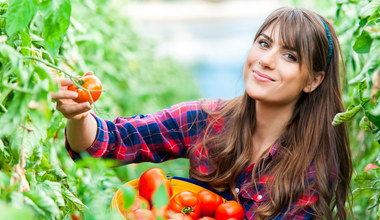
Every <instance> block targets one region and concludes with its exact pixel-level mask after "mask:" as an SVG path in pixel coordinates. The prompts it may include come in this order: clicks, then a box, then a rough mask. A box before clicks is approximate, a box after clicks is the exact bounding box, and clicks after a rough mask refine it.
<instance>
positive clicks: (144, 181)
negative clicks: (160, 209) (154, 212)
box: [139, 167, 173, 202]
mask: <svg viewBox="0 0 380 220" xmlns="http://www.w3.org/2000/svg"><path fill="white" fill-rule="evenodd" d="M161 183H163V184H164V186H165V187H166V191H167V192H168V198H170V197H171V196H172V194H173V191H172V185H171V184H170V182H169V180H168V178H166V176H165V173H164V171H163V170H162V169H160V168H158V167H153V168H150V169H148V170H147V171H145V172H144V173H143V174H142V175H141V177H140V180H139V194H140V196H142V197H144V198H146V199H147V200H148V201H149V202H152V199H153V195H154V193H155V192H156V190H157V189H158V187H159V186H160V185H161Z"/></svg>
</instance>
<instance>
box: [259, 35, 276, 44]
mask: <svg viewBox="0 0 380 220" xmlns="http://www.w3.org/2000/svg"><path fill="white" fill-rule="evenodd" d="M259 36H263V37H264V38H266V39H267V40H269V41H270V42H271V43H273V40H272V38H270V37H269V36H268V35H266V34H263V33H260V35H259Z"/></svg>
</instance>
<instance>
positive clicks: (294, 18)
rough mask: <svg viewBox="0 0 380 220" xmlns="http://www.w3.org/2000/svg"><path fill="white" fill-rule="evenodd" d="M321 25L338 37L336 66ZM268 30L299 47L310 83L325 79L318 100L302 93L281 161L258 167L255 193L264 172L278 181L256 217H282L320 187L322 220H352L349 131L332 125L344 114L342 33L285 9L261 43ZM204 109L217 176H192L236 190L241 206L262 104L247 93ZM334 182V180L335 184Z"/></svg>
mask: <svg viewBox="0 0 380 220" xmlns="http://www.w3.org/2000/svg"><path fill="white" fill-rule="evenodd" d="M321 19H323V21H324V22H325V23H326V25H327V27H328V29H329V33H330V35H331V38H332V46H333V54H332V57H331V61H330V62H329V63H327V56H328V50H329V42H328V38H327V35H326V29H325V27H324V24H323V22H322V21H321ZM269 27H273V29H274V28H275V27H276V28H279V33H280V38H279V40H280V43H281V44H282V45H284V46H285V47H288V48H296V52H297V56H298V57H299V58H300V59H299V60H298V62H299V63H300V65H306V66H307V68H308V72H309V76H310V77H311V76H312V74H316V73H318V72H320V71H325V76H324V79H323V81H322V83H321V84H320V85H319V87H318V88H316V89H315V90H314V91H313V92H311V93H302V94H301V96H300V98H299V100H298V101H297V103H296V106H295V108H294V111H293V114H292V117H291V119H290V120H289V122H288V124H287V128H286V129H285V130H284V132H283V134H282V135H281V137H280V138H279V139H278V142H279V144H280V146H281V147H279V152H278V153H277V154H278V155H280V156H278V157H276V158H275V159H274V160H271V161H270V162H269V163H265V166H264V164H263V163H264V161H261V162H260V163H257V164H255V166H254V171H253V173H252V187H254V186H256V185H257V184H256V178H257V176H256V175H257V173H258V175H261V174H262V173H270V175H273V176H274V177H275V178H274V181H273V182H271V183H269V184H267V185H266V187H268V190H267V191H268V192H270V199H269V200H268V202H267V203H265V204H264V205H262V206H260V207H258V208H257V209H256V210H255V211H256V213H257V215H258V216H260V217H261V218H264V219H265V218H271V217H275V216H276V215H278V214H279V213H281V212H282V211H283V210H284V209H286V208H289V207H290V205H291V203H292V202H294V201H296V200H297V198H299V196H300V195H302V194H303V193H305V192H308V190H310V189H311V188H313V189H315V190H317V192H318V201H317V202H316V203H314V204H312V205H311V208H312V209H313V211H314V215H315V217H316V218H318V219H319V218H326V219H346V218H347V211H346V209H345V202H346V200H347V199H348V194H349V190H350V187H349V184H350V180H351V174H352V164H351V153H350V147H349V141H348V135H347V129H346V127H345V125H343V124H342V125H338V126H332V124H331V122H332V120H333V118H334V116H335V114H337V113H338V112H342V111H344V108H343V104H342V94H341V86H340V75H339V73H340V69H339V61H340V60H339V57H341V50H340V46H339V42H338V39H337V36H336V33H335V32H334V29H333V27H332V26H331V25H330V23H329V22H328V21H327V20H326V19H324V18H323V17H322V16H320V15H318V14H316V13H315V12H312V11H310V10H307V9H301V8H288V7H286V8H285V7H284V8H280V9H277V10H276V11H274V12H272V13H271V14H270V15H269V16H268V17H267V18H266V20H265V21H264V23H263V25H262V26H261V27H260V28H259V30H258V31H257V34H256V36H255V40H256V38H257V37H258V36H259V35H260V33H261V32H263V31H264V30H266V29H267V28H269ZM342 62H343V61H342ZM341 72H344V69H343V70H342V71H341ZM203 109H204V111H206V112H207V113H208V114H209V118H211V121H210V123H209V124H208V126H207V127H206V130H205V135H204V136H203V141H202V145H200V146H199V147H205V148H207V152H208V160H209V164H210V166H211V167H212V168H213V171H212V172H211V173H208V174H204V173H200V172H198V171H197V170H196V169H195V167H194V166H191V168H190V175H191V176H192V178H196V179H198V180H201V181H204V182H207V183H208V184H209V185H210V186H211V187H214V188H215V189H217V190H220V191H223V190H230V191H231V192H232V193H233V194H234V197H235V199H236V200H239V199H238V195H237V193H236V192H235V190H234V189H235V184H236V181H237V179H238V177H239V175H240V174H241V173H242V172H243V171H244V170H245V169H246V168H247V166H249V165H250V163H251V158H252V153H253V150H252V149H253V143H252V135H253V132H254V130H255V117H256V113H255V100H253V99H252V98H250V97H249V96H248V95H247V93H244V94H243V95H241V96H239V97H236V98H234V99H231V100H225V101H223V102H222V103H221V104H220V107H219V108H218V109H217V110H216V111H213V112H211V111H207V109H205V108H203ZM221 118H223V119H224V122H223V130H222V131H221V132H219V133H218V134H216V135H208V133H209V132H210V131H211V130H212V129H211V128H212V126H213V124H215V123H220V119H221ZM252 122H253V123H252ZM196 149H197V148H196V147H195V148H193V149H192V150H193V151H194V150H196ZM266 153H267V152H266ZM262 156H264V155H262ZM190 162H191V164H196V163H197V158H192V157H191V159H190ZM311 164H314V166H315V179H314V181H313V185H312V186H310V185H309V184H308V182H307V171H308V168H309V167H310V165H311ZM331 175H333V176H335V178H333V182H331ZM329 181H330V182H329ZM334 212H335V213H336V214H335V215H334V214H333V213H334Z"/></svg>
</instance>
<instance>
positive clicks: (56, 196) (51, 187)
mask: <svg viewBox="0 0 380 220" xmlns="http://www.w3.org/2000/svg"><path fill="white" fill-rule="evenodd" d="M39 189H42V190H44V191H45V192H46V193H47V194H48V195H49V196H50V197H51V198H52V199H53V200H54V201H55V202H56V204H57V205H58V206H60V207H63V206H65V200H64V199H63V196H62V192H61V183H58V182H52V181H48V180H45V181H44V182H42V183H41V184H39Z"/></svg>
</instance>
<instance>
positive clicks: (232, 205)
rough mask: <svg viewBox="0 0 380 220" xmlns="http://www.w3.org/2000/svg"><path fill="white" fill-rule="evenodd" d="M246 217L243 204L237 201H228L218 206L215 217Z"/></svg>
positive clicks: (241, 219)
mask: <svg viewBox="0 0 380 220" xmlns="http://www.w3.org/2000/svg"><path fill="white" fill-rule="evenodd" d="M244 217H245V214H244V209H243V206H241V205H240V204H239V203H238V202H236V201H227V202H225V203H223V204H221V205H219V206H218V208H217V209H216V211H215V218H216V219H218V220H227V219H236V220H243V219H244Z"/></svg>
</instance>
